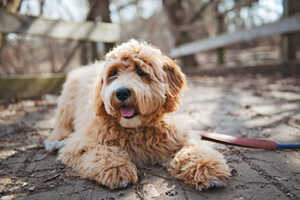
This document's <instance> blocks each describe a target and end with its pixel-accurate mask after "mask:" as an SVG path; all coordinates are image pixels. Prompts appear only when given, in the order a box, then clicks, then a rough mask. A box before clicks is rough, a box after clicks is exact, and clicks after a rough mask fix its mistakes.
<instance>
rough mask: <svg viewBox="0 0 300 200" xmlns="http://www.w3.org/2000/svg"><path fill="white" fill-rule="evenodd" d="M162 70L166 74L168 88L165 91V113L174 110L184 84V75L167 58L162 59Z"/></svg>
mask: <svg viewBox="0 0 300 200" xmlns="http://www.w3.org/2000/svg"><path fill="white" fill-rule="evenodd" d="M163 70H164V71H165V72H166V74H167V81H168V85H169V88H168V89H167V92H166V96H167V100H166V103H165V110H166V112H173V111H175V110H176V108H177V105H178V103H179V102H180V100H179V94H180V92H181V90H182V88H183V87H184V86H185V84H186V80H185V75H184V74H183V73H182V72H181V69H180V67H179V66H178V65H177V64H176V63H175V61H173V60H172V59H170V58H168V57H166V56H165V57H164V65H163Z"/></svg>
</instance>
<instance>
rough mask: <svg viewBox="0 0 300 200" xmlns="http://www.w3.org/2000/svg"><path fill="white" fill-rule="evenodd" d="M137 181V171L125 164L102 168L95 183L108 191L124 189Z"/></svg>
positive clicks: (131, 165)
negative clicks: (108, 189)
mask: <svg viewBox="0 0 300 200" xmlns="http://www.w3.org/2000/svg"><path fill="white" fill-rule="evenodd" d="M137 180H138V176H137V169H136V167H135V165H134V164H132V163H127V164H124V165H120V166H116V167H109V166H107V167H103V168H102V169H101V171H100V173H99V174H98V176H97V177H96V181H97V182H98V183H100V184H102V185H105V186H107V187H109V188H110V189H124V188H126V187H127V186H128V185H129V184H133V183H136V182H137Z"/></svg>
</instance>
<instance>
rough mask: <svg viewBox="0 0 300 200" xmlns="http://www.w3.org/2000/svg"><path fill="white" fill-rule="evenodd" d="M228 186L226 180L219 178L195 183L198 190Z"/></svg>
mask: <svg viewBox="0 0 300 200" xmlns="http://www.w3.org/2000/svg"><path fill="white" fill-rule="evenodd" d="M225 187H226V182H225V181H224V180H219V179H216V178H214V179H211V180H208V181H206V182H204V183H203V182H199V183H197V184H196V185H195V189H197V190H200V191H202V190H207V189H221V188H225Z"/></svg>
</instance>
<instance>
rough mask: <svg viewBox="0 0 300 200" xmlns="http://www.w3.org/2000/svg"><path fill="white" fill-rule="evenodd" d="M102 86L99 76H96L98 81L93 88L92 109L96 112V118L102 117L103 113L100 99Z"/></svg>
mask: <svg viewBox="0 0 300 200" xmlns="http://www.w3.org/2000/svg"><path fill="white" fill-rule="evenodd" d="M102 85H103V79H102V78H101V75H98V80H97V83H96V87H95V93H94V94H95V96H94V107H95V111H96V115H97V116H101V115H103V112H104V105H103V100H102V97H101V89H102Z"/></svg>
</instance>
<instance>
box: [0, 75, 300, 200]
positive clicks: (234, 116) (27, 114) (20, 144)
mask: <svg viewBox="0 0 300 200" xmlns="http://www.w3.org/2000/svg"><path fill="white" fill-rule="evenodd" d="M188 83H189V89H186V90H185V93H184V97H183V105H182V106H181V108H180V109H179V111H178V113H177V114H180V115H181V116H185V117H189V118H191V119H193V120H194V121H195V124H194V129H196V130H202V131H216V132H219V133H223V134H229V135H233V136H242V137H253V138H265V139H272V140H274V141H277V142H283V143H284V142H300V88H299V87H298V86H299V85H300V80H298V79H296V78H281V77H269V78H264V77H255V76H252V77H226V78H222V77H219V78H209V77H202V78H200V77H193V78H189V80H188ZM54 110H55V103H54V102H53V100H52V101H48V100H27V101H20V102H17V103H13V104H1V105H0V197H1V199H29V200H30V199H32V200H33V199H43V200H47V199H49V200H55V199H72V200H73V199H78V200H80V199H153V198H155V199H178V200H179V199H203V198H205V199H211V200H212V199H228V200H231V199H266V197H265V194H266V193H267V194H268V197H267V199H282V200H284V199H300V190H299V188H298V187H299V183H300V176H299V174H300V171H299V168H300V151H299V150H286V151H266V150H255V149H246V148H238V147H232V146H224V145H220V144H214V146H216V147H217V148H218V149H219V150H220V151H221V152H222V153H223V154H224V155H225V157H226V159H227V160H228V163H229V165H230V167H231V173H232V178H231V179H230V180H229V184H228V186H227V187H226V188H225V189H222V190H216V191H205V192H198V191H195V190H193V189H191V188H190V187H188V186H186V185H184V184H183V183H181V182H178V181H176V180H175V179H174V178H172V177H171V176H170V175H168V173H167V172H166V171H165V169H164V168H162V167H159V166H154V167H150V166H149V167H147V168H143V169H141V170H140V171H139V183H138V184H137V185H134V186H129V188H127V189H125V190H114V191H111V190H108V189H107V188H105V187H102V186H100V185H98V184H96V183H95V182H92V181H88V180H83V179H80V178H79V177H78V175H77V174H76V173H75V172H73V171H72V170H71V169H70V168H67V167H65V166H64V165H62V164H60V163H59V162H57V161H56V154H55V153H54V154H49V153H47V152H46V151H45V150H44V148H43V146H42V142H43V140H44V139H45V138H46V136H47V135H49V134H50V132H51V130H52V126H53V120H54ZM183 123H185V122H183Z"/></svg>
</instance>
